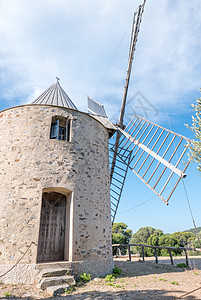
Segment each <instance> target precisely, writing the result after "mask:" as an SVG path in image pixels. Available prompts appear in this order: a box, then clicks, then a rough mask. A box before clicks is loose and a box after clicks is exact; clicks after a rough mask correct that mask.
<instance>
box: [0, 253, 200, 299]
mask: <svg viewBox="0 0 201 300" xmlns="http://www.w3.org/2000/svg"><path fill="white" fill-rule="evenodd" d="M132 260H133V261H132V262H129V261H127V258H124V259H123V258H119V259H115V265H116V266H117V267H118V268H121V269H122V273H121V274H120V275H119V277H118V278H116V279H115V281H114V282H107V281H106V280H105V279H104V278H95V279H93V280H91V281H90V282H88V283H85V284H83V285H82V286H78V287H76V288H75V290H74V291H73V292H72V293H70V294H64V295H62V296H57V297H54V298H53V297H50V296H48V294H47V293H46V291H40V290H38V289H37V288H36V287H35V286H33V285H4V284H1V285H0V299H13V300H14V299H16V300H17V299H22V300H32V299H33V300H34V299H58V300H61V299H63V300H65V299H67V300H74V299H78V300H90V299H96V300H99V299H104V300H109V299H115V300H116V299H117V300H120V299H128V300H131V299H132V300H133V299H139V300H140V299H147V300H149V299H154V300H157V299H158V300H163V299H164V300H165V299H167V300H171V299H177V298H178V297H181V296H182V295H184V294H185V293H187V292H190V291H191V290H194V289H197V288H199V287H200V289H199V290H198V291H195V292H193V293H191V294H189V295H188V296H185V297H182V298H181V299H189V300H194V299H197V300H198V299H199V300H201V257H196V258H192V257H191V258H190V267H189V268H179V267H177V266H176V265H177V264H178V263H181V262H185V259H184V258H181V257H180V258H174V264H175V265H174V266H172V265H171V264H170V261H169V258H164V257H162V258H161V257H159V263H158V264H156V263H155V262H154V258H146V261H145V262H141V261H139V259H137V258H134V259H132ZM6 295H7V297H6Z"/></svg>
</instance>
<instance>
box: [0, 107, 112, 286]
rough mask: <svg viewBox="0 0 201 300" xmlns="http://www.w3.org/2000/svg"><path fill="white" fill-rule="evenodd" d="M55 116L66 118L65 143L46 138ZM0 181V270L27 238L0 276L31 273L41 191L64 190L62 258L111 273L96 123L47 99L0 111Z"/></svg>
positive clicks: (104, 142)
mask: <svg viewBox="0 0 201 300" xmlns="http://www.w3.org/2000/svg"><path fill="white" fill-rule="evenodd" d="M55 116H59V117H63V118H67V119H68V120H70V121H71V128H70V134H71V139H70V141H66V140H58V139H50V130H51V122H52V118H53V117H55ZM0 183H1V184H0V275H1V274H3V273H4V272H6V271H7V270H9V269H10V268H11V267H12V266H14V265H15V264H16V263H17V262H18V260H19V259H20V258H21V257H22V256H23V254H24V253H25V252H26V251H27V248H28V246H29V245H30V244H31V243H32V242H33V244H32V245H31V246H30V249H29V250H28V251H27V253H26V255H25V256H24V257H23V259H22V260H21V261H20V262H19V263H18V264H17V266H16V267H15V268H13V270H12V271H10V272H9V273H8V274H7V275H5V276H4V277H2V278H1V281H3V282H7V283H18V282H22V283H26V282H33V281H34V280H35V278H36V277H37V272H38V271H37V268H35V266H36V264H37V255H38V254H37V253H38V242H39V230H40V222H41V207H42V197H43V193H44V192H49V193H51V192H57V193H60V194H63V195H66V199H67V200H66V201H68V205H66V209H67V212H66V229H65V243H64V260H66V261H71V262H72V265H73V269H74V270H75V269H76V270H77V272H78V273H82V272H83V271H84V272H88V273H90V274H91V275H92V276H100V275H105V274H107V273H110V272H112V268H113V260H112V247H111V220H110V195H109V191H110V184H109V157H108V132H107V130H106V128H104V126H103V125H102V124H101V123H100V122H98V121H97V120H95V119H94V118H93V117H91V116H89V115H88V114H86V113H82V112H79V111H77V110H74V109H70V108H64V107H58V106H51V105H23V106H18V107H13V108H10V109H6V110H4V111H1V112H0ZM67 224H68V225H67ZM52 226H53V225H52ZM42 242H43V241H42Z"/></svg>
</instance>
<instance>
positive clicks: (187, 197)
mask: <svg viewBox="0 0 201 300" xmlns="http://www.w3.org/2000/svg"><path fill="white" fill-rule="evenodd" d="M155 75H156V79H157V81H158V85H159V88H160V90H161V93H162V95H163V103H164V107H165V112H166V117H167V120H168V124H169V127H170V130H171V131H172V126H171V122H170V118H169V113H168V109H167V105H166V101H165V94H164V92H163V90H162V87H161V84H160V82H159V79H158V76H157V74H156V72H155ZM174 144H175V143H174ZM176 155H177V153H176ZM177 156H178V155H177ZM182 183H183V187H184V192H185V196H186V200H187V203H188V208H189V211H190V215H191V218H192V222H193V226H194V228H195V230H196V237H197V239H198V241H199V243H201V242H200V238H199V235H198V231H197V227H196V224H195V219H194V216H193V212H192V208H191V204H190V200H189V196H188V193H187V189H186V185H185V182H184V180H183V178H182Z"/></svg>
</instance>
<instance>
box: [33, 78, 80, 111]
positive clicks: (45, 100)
mask: <svg viewBox="0 0 201 300" xmlns="http://www.w3.org/2000/svg"><path fill="white" fill-rule="evenodd" d="M32 104H47V105H56V106H63V107H67V108H73V109H76V110H77V107H76V106H75V105H74V103H73V102H72V101H71V99H70V98H69V97H68V95H67V94H66V92H65V91H64V90H63V89H62V87H61V86H60V84H59V79H58V78H57V82H56V83H54V84H52V85H51V86H50V87H49V88H48V89H47V90H46V91H44V92H43V93H42V94H41V95H40V96H39V97H38V98H36V100H34V101H33V102H32Z"/></svg>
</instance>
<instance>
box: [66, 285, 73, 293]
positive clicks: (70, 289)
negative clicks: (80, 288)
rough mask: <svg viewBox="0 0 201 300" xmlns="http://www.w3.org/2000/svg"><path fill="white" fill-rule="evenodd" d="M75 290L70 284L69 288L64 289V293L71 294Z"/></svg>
mask: <svg viewBox="0 0 201 300" xmlns="http://www.w3.org/2000/svg"><path fill="white" fill-rule="evenodd" d="M74 291H75V288H74V287H72V286H70V287H69V288H67V289H65V293H66V294H68V295H69V294H72V293H73V292H74Z"/></svg>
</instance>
